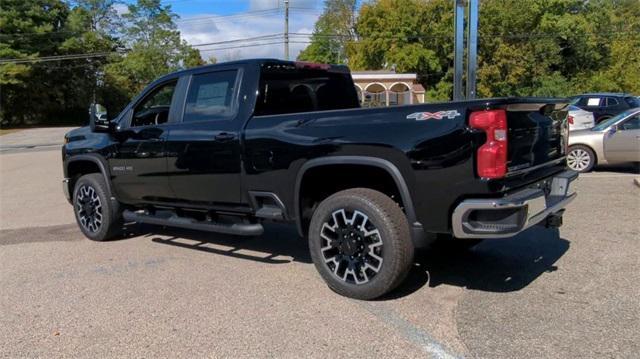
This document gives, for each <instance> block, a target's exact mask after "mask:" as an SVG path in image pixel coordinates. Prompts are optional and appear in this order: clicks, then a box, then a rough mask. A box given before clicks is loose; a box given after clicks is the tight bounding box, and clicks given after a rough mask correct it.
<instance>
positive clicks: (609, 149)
mask: <svg viewBox="0 0 640 359" xmlns="http://www.w3.org/2000/svg"><path fill="white" fill-rule="evenodd" d="M624 162H640V107H636V108H632V109H629V110H627V111H624V112H622V113H621V114H619V115H617V116H614V117H612V118H610V119H608V120H605V121H603V122H600V123H599V124H598V125H596V126H595V127H593V128H591V129H588V130H579V131H573V132H571V134H570V135H569V153H568V154H567V165H569V168H571V169H572V170H574V171H578V172H588V171H590V170H591V169H592V168H593V166H595V165H601V164H610V163H624Z"/></svg>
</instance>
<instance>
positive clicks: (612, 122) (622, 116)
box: [591, 108, 640, 131]
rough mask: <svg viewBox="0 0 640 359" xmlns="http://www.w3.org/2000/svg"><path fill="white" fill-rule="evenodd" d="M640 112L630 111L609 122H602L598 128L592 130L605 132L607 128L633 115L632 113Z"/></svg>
mask: <svg viewBox="0 0 640 359" xmlns="http://www.w3.org/2000/svg"><path fill="white" fill-rule="evenodd" d="M638 111H640V108H632V109H630V110H626V111H624V112H622V113H620V114H618V115H616V116H613V117H611V118H610V119H608V120H605V121H602V122H600V123H599V124H598V125H597V126H595V127H593V128H592V129H591V130H593V131H603V130H605V129H606V128H607V127H609V126H611V125H613V124H614V123H616V122H618V121H620V120H621V119H623V118H625V117H627V116H629V115H631V114H632V113H635V112H638Z"/></svg>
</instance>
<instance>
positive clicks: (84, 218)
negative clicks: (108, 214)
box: [76, 185, 102, 233]
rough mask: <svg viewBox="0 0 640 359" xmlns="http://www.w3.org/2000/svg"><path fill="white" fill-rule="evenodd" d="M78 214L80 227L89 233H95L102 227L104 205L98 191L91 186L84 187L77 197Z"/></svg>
mask: <svg viewBox="0 0 640 359" xmlns="http://www.w3.org/2000/svg"><path fill="white" fill-rule="evenodd" d="M76 213H77V214H78V220H79V221H80V225H82V227H83V228H84V229H86V230H87V231H89V232H92V233H95V232H97V231H99V230H100V227H101V226H102V203H101V202H100V196H98V193H97V192H96V190H95V189H94V188H93V187H91V186H89V185H82V187H80V189H79V190H78V193H77V195H76Z"/></svg>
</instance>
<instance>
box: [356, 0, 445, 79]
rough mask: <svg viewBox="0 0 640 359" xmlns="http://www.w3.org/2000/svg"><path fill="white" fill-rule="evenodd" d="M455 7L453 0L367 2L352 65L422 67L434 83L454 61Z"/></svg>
mask: <svg viewBox="0 0 640 359" xmlns="http://www.w3.org/2000/svg"><path fill="white" fill-rule="evenodd" d="M451 12H452V5H451V2H450V1H447V0H433V1H425V0H379V1H375V2H372V3H366V4H364V5H362V7H361V8H360V13H359V16H358V21H357V24H356V33H357V38H358V40H357V41H355V42H352V43H351V44H350V45H349V51H348V54H349V66H350V67H351V68H353V69H355V70H377V69H390V68H394V69H396V70H397V71H399V72H416V73H417V74H418V76H419V79H420V81H421V82H422V83H423V84H424V85H425V86H426V88H432V87H433V86H435V85H436V84H437V83H438V82H439V81H440V79H442V77H443V76H444V75H445V73H446V69H447V67H448V66H449V63H450V62H451V52H452V50H453V46H452V44H451V42H450V40H449V38H450V37H451V30H452V27H453V20H452V19H453V18H452V15H451Z"/></svg>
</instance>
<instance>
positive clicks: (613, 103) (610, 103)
mask: <svg viewBox="0 0 640 359" xmlns="http://www.w3.org/2000/svg"><path fill="white" fill-rule="evenodd" d="M616 105H618V100H617V99H615V98H613V97H607V106H616Z"/></svg>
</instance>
